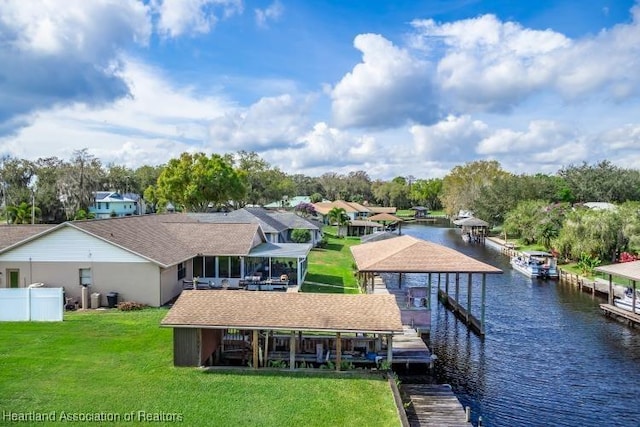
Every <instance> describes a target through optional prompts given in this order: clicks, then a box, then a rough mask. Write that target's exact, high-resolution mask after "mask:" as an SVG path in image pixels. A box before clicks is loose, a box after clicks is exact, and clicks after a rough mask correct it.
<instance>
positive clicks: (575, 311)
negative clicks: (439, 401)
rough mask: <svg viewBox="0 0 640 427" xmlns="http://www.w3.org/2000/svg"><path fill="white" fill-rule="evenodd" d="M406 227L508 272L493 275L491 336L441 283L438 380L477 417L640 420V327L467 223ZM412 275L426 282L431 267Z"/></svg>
mask: <svg viewBox="0 0 640 427" xmlns="http://www.w3.org/2000/svg"><path fill="white" fill-rule="evenodd" d="M402 232H403V234H407V235H411V236H415V237H418V238H421V239H424V240H429V241H432V242H434V243H438V244H441V245H444V246H448V247H451V248H453V249H456V250H458V251H460V252H462V253H464V254H466V255H469V256H471V257H474V258H476V259H478V260H480V261H483V262H485V263H488V264H491V265H494V266H496V267H498V268H500V269H502V270H503V271H504V274H501V275H488V278H487V299H486V337H485V339H484V340H481V339H480V338H479V337H478V336H476V335H475V334H474V333H472V332H470V331H468V330H467V327H466V326H465V325H464V324H463V323H461V322H460V321H459V320H458V319H457V318H456V317H455V316H454V315H453V314H452V313H451V312H449V311H448V310H446V309H445V308H444V307H443V306H442V304H440V303H439V302H437V298H435V289H434V296H433V298H432V316H433V317H432V328H431V337H430V342H429V346H430V348H431V350H432V352H433V353H434V354H435V355H437V357H438V360H437V361H436V363H435V369H434V375H435V377H436V378H435V380H436V381H437V382H438V383H447V384H450V385H451V386H452V387H453V390H454V392H455V393H456V395H457V396H458V398H459V399H460V401H461V403H462V404H463V405H464V406H470V407H471V413H472V422H473V423H474V425H477V423H478V419H479V417H482V425H484V426H510V427H511V426H572V427H573V426H640V329H631V328H629V327H627V326H625V325H624V324H622V323H619V322H617V321H615V320H611V319H608V318H606V317H604V316H603V315H602V314H601V312H600V310H599V307H598V304H600V303H601V302H603V301H602V300H600V299H599V298H597V297H596V298H592V297H591V295H589V294H586V293H582V292H580V291H578V290H577V289H575V288H572V287H570V286H569V285H560V284H559V283H557V282H555V281H543V280H538V279H530V278H527V277H526V276H524V275H522V274H520V273H518V272H516V271H513V270H512V269H511V267H510V265H509V259H508V258H507V257H506V256H504V255H502V254H501V253H500V252H499V251H496V250H492V249H490V248H485V247H483V246H480V245H474V244H468V243H465V242H464V241H462V239H461V238H460V234H459V231H458V230H455V229H452V228H449V227H448V226H425V225H419V224H407V225H403V227H402ZM405 280H407V281H408V282H412V281H413V282H415V283H416V284H421V285H424V283H425V275H409V276H408V277H406V278H405ZM434 280H435V279H432V281H434ZM441 280H444V278H443V277H441ZM450 286H451V285H450ZM474 286H475V287H474V289H475V290H474V292H472V301H473V302H472V310H473V311H474V312H475V313H479V308H478V307H479V295H478V294H480V292H479V289H480V287H479V281H478V283H475V282H474ZM434 288H435V286H434ZM460 288H461V289H466V276H465V277H464V278H463V279H462V280H461V286H460ZM450 293H452V291H451V287H450ZM460 299H461V300H462V301H463V302H466V301H467V299H466V297H465V296H464V294H463V293H461V294H460ZM478 315H479V314H478Z"/></svg>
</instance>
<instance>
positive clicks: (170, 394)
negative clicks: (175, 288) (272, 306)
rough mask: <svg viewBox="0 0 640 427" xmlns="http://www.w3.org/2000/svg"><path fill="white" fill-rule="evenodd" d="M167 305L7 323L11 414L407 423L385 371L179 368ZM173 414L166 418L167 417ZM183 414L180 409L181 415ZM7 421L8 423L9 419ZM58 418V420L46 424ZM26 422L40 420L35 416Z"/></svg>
mask: <svg viewBox="0 0 640 427" xmlns="http://www.w3.org/2000/svg"><path fill="white" fill-rule="evenodd" d="M166 313H167V310H166V309H146V310H143V311H138V312H120V311H116V310H109V311H104V312H100V311H91V312H73V313H65V320H64V322H51V323H49V322H32V323H28V322H23V323H18V322H0V366H2V369H0V407H1V408H2V410H3V411H4V414H7V413H15V414H25V413H29V412H34V413H50V412H52V411H55V412H56V418H57V420H58V421H60V416H61V413H62V411H64V412H66V413H78V414H80V413H81V414H86V413H105V414H115V416H119V417H120V422H118V423H111V424H110V423H99V422H95V421H94V422H85V423H74V424H75V425H122V424H128V423H124V422H123V420H124V418H123V417H124V416H125V414H129V413H131V412H132V411H134V419H138V420H141V419H139V418H137V417H138V413H137V411H146V413H147V416H154V414H155V415H156V416H164V417H165V420H166V419H168V418H169V416H168V415H166V414H170V413H173V414H180V417H181V418H182V422H181V423H176V422H166V423H163V422H153V425H158V426H161V425H176V424H183V425H260V426H282V425H305V426H327V425H377V426H397V425H399V420H398V416H397V413H396V409H395V405H394V402H393V396H392V394H391V392H390V390H389V386H388V383H387V381H386V380H385V379H382V378H381V377H373V376H365V374H360V375H359V376H353V377H352V376H347V375H345V376H342V377H340V376H338V375H337V374H331V373H328V372H327V373H324V375H319V374H308V373H289V372H265V371H262V372H258V371H256V372H253V371H249V372H248V373H242V372H237V373H236V372H233V373H231V372H212V373H205V372H203V371H201V370H199V369H197V368H175V367H173V365H172V348H173V344H172V331H171V329H168V328H160V327H159V322H160V320H161V319H162V318H163V317H164V316H165V315H166ZM163 414H164V415H163ZM176 420H177V419H176V418H175V416H174V421H176ZM0 424H3V423H0ZM37 424H38V425H53V424H56V423H37ZM25 425H31V423H26V424H25Z"/></svg>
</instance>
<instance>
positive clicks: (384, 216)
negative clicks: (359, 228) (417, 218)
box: [367, 212, 402, 222]
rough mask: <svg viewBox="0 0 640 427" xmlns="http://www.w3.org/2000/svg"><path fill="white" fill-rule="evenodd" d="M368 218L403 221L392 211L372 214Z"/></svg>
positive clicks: (371, 219)
mask: <svg viewBox="0 0 640 427" xmlns="http://www.w3.org/2000/svg"><path fill="white" fill-rule="evenodd" d="M367 219H368V220H369V221H398V222H400V221H402V219H401V218H398V217H397V216H395V215H392V214H390V213H386V212H383V213H379V214H375V215H372V216H370V217H369V218H367Z"/></svg>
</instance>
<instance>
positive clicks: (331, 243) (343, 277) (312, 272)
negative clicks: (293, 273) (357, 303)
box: [302, 227, 360, 294]
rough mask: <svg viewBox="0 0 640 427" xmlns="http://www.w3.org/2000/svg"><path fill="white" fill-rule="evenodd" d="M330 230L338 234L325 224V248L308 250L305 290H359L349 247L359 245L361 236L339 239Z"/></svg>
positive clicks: (343, 291) (303, 289) (350, 292)
mask: <svg viewBox="0 0 640 427" xmlns="http://www.w3.org/2000/svg"><path fill="white" fill-rule="evenodd" d="M331 232H333V233H335V227H326V228H325V230H324V235H325V237H326V238H327V245H326V247H324V248H314V249H313V250H312V251H311V252H310V253H309V271H308V272H307V277H306V280H305V283H304V284H303V285H302V292H329V293H349V294H352V293H356V294H357V293H360V290H359V288H358V283H357V280H356V276H355V275H354V271H355V270H354V267H353V263H354V261H353V256H352V255H351V251H350V250H349V248H350V247H351V246H353V245H358V244H360V239H359V238H357V237H341V238H338V237H336V236H335V234H331ZM316 283H319V284H324V285H329V286H322V285H317V284H316Z"/></svg>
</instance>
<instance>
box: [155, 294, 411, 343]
mask: <svg viewBox="0 0 640 427" xmlns="http://www.w3.org/2000/svg"><path fill="white" fill-rule="evenodd" d="M161 324H162V325H163V326H172V327H176V326H201V327H210V328H227V327H228V328H240V329H285V330H310V331H336V332H352V331H358V332H388V333H391V332H400V331H402V322H401V319H400V310H399V309H398V306H397V304H396V301H395V297H394V296H392V295H366V294H363V295H338V294H315V293H297V292H290V293H289V292H287V293H278V292H250V291H237V290H234V291H223V290H210V291H209V290H202V291H183V292H182V294H181V295H180V297H179V298H178V300H177V301H176V303H175V304H174V306H173V307H172V308H171V310H169V313H168V314H167V315H166V317H165V318H164V319H163V320H162V323H161Z"/></svg>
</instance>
